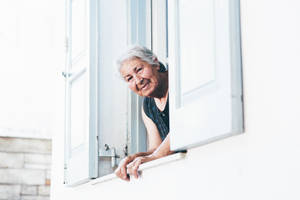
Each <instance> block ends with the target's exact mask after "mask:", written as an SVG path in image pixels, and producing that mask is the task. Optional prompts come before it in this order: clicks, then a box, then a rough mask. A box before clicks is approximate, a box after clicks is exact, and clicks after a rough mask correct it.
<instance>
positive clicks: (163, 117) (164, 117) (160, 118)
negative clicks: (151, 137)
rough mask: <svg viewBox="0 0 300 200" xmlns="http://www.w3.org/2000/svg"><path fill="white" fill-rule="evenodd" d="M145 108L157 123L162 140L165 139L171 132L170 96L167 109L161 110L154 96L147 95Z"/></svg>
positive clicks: (147, 114)
mask: <svg viewBox="0 0 300 200" xmlns="http://www.w3.org/2000/svg"><path fill="white" fill-rule="evenodd" d="M143 109H144V112H145V114H146V116H147V117H149V118H150V119H151V120H152V121H153V122H154V124H155V125H156V127H157V129H158V131H159V135H160V138H161V140H162V141H163V140H164V139H165V138H166V137H167V135H168V133H169V129H170V127H169V97H168V99H167V103H166V106H165V109H164V110H163V111H160V110H159V109H158V107H157V106H156V104H155V101H154V99H153V98H150V97H145V98H144V102H143Z"/></svg>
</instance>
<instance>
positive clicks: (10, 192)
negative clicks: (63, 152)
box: [0, 137, 51, 200]
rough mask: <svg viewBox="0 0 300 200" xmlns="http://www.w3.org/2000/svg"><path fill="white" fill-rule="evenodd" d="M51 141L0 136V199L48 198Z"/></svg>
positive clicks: (34, 199) (38, 199) (44, 199)
mask: <svg viewBox="0 0 300 200" xmlns="http://www.w3.org/2000/svg"><path fill="white" fill-rule="evenodd" d="M50 167H51V140H49V139H28V138H11V137H0V200H49V199H50Z"/></svg>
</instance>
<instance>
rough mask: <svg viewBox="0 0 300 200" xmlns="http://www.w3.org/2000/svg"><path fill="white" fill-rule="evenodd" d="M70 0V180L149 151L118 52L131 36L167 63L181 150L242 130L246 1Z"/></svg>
mask: <svg viewBox="0 0 300 200" xmlns="http://www.w3.org/2000/svg"><path fill="white" fill-rule="evenodd" d="M116 5H118V6H116ZM66 7H67V40H66V41H67V51H66V55H67V56H66V57H67V59H66V61H67V62H66V70H65V72H64V76H65V78H66V126H65V127H66V128H65V135H66V140H65V141H66V145H65V147H66V148H65V175H66V176H65V181H66V183H67V184H68V185H77V184H80V183H83V182H86V181H88V180H90V179H93V178H97V177H101V176H104V175H106V174H109V173H112V172H113V171H114V169H115V167H116V165H117V163H118V161H119V160H120V159H122V158H123V157H124V156H126V154H133V153H136V152H141V151H146V146H147V145H146V131H145V128H144V125H143V122H142V119H141V113H140V112H141V110H140V108H141V105H142V98H140V97H138V96H137V95H136V94H133V93H132V92H130V91H129V90H128V89H127V88H126V84H124V83H122V80H121V79H119V78H118V77H117V76H115V72H116V70H115V66H114V61H115V60H116V58H117V57H118V56H119V55H120V54H121V53H122V52H123V50H124V49H125V48H126V47H127V46H128V45H130V44H136V43H138V44H140V45H143V46H146V47H148V48H149V49H152V50H153V51H154V52H155V53H156V55H157V56H158V58H159V60H160V61H162V62H163V63H164V64H166V66H168V69H169V79H170V80H169V87H170V90H169V94H170V133H171V148H172V150H182V149H188V148H192V147H194V146H197V145H201V144H205V143H208V142H211V141H214V140H216V139H219V138H223V137H226V136H229V135H233V134H237V133H241V132H242V131H243V116H242V86H241V85H242V82H241V53H240V43H239V42H240V38H239V35H240V33H239V3H238V0H235V1H230V0H228V1H223V0H214V1H211V0H205V1H197V0H190V1H183V0H175V1H168V0H128V1H124V0H112V1H106V0H67V6H66ZM195 18H196V19H197V20H195Z"/></svg>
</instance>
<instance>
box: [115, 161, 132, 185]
mask: <svg viewBox="0 0 300 200" xmlns="http://www.w3.org/2000/svg"><path fill="white" fill-rule="evenodd" d="M133 159H134V158H133V157H132V156H128V157H125V158H124V159H123V160H122V161H121V162H120V164H119V166H118V168H117V169H116V170H115V174H116V176H118V177H119V178H121V179H123V180H125V181H129V176H128V175H127V165H128V164H129V163H130V162H131V161H132V160H133Z"/></svg>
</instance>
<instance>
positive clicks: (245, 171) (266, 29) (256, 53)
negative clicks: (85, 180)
mask: <svg viewBox="0 0 300 200" xmlns="http://www.w3.org/2000/svg"><path fill="white" fill-rule="evenodd" d="M299 10H300V2H299V1H297V0H276V1H274V0H273V1H271V0H265V1H259V0H252V1H246V0H242V1H241V21H242V45H243V70H244V72H243V74H244V99H245V128H246V132H245V134H243V135H239V136H235V137H231V138H228V139H224V140H221V141H218V142H214V143H211V144H207V145H205V146H202V147H198V148H194V149H192V150H190V151H189V152H188V154H187V157H186V158H185V159H183V160H180V161H177V162H175V163H171V164H167V165H163V166H159V167H156V168H153V169H148V170H145V171H144V172H143V177H142V178H141V179H139V180H137V181H132V182H129V183H128V182H122V181H120V180H117V179H115V180H111V181H107V182H104V183H100V184H97V185H94V186H92V185H83V186H80V187H75V188H66V187H64V186H63V185H62V182H63V181H62V180H63V176H62V175H63V173H62V171H63V169H62V168H63V167H62V166H63V158H62V154H61V152H62V150H63V142H62V141H63V132H62V131H61V132H57V135H56V139H55V140H54V153H53V156H54V165H53V175H54V176H53V179H52V180H53V185H52V195H53V196H52V199H54V200H60V199H73V200H76V199H78V200H81V199H91V200H92V199H121V198H122V199H132V200H135V199H136V200H140V199H143V200H145V199H152V200H153V199H163V198H165V199H205V200H210V199H211V200H220V199H228V200H229V199H230V200H240V199H243V200H248V199H249V200H253V199H264V200H266V199H270V200H282V199H288V200H293V199H295V200H296V199H300V192H299V184H300V170H299V169H300V161H299V155H300V127H299V125H298V124H299V122H298V121H299V116H300V103H299V102H300V93H299V85H300V79H299V72H300V70H299V66H300V59H299V52H300V37H299V36H300V23H299V19H300V12H299Z"/></svg>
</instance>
